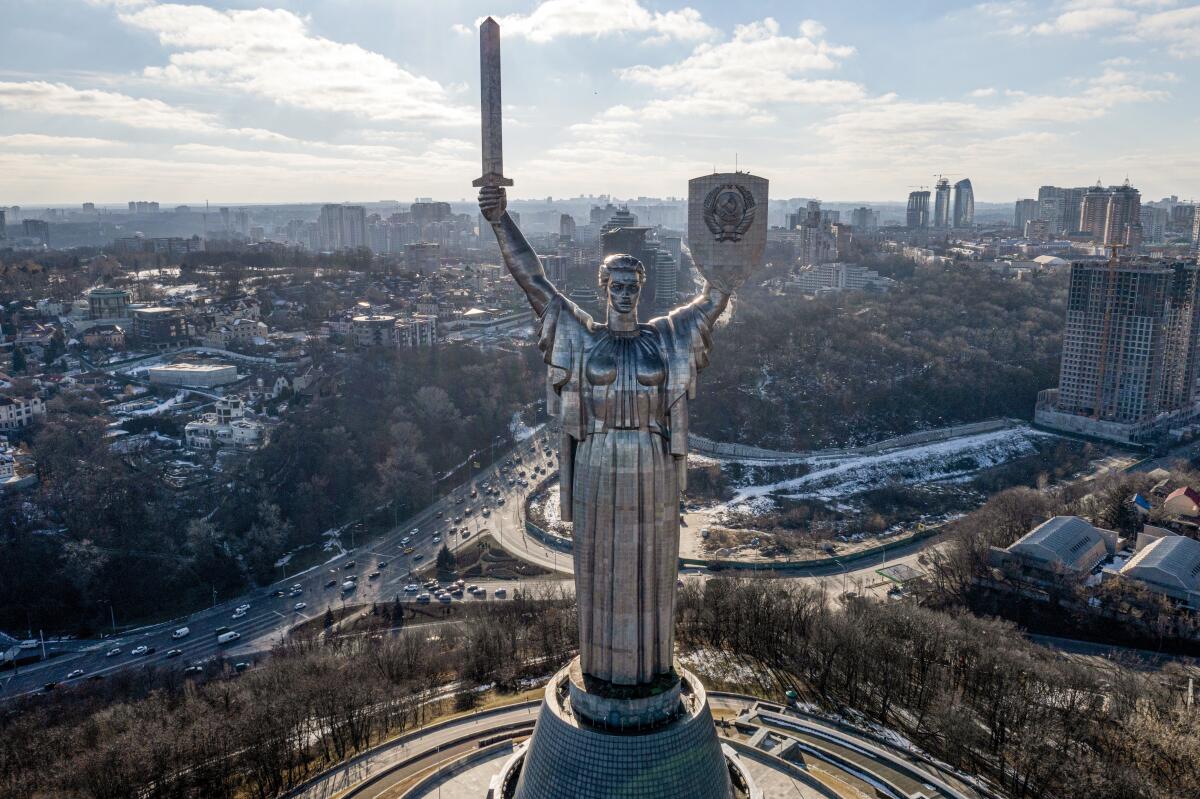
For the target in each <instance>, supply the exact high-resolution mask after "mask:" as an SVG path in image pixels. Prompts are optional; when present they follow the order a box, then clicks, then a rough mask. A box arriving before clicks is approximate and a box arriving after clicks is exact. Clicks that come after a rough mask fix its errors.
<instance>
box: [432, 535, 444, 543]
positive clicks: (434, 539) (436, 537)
mask: <svg viewBox="0 0 1200 799" xmlns="http://www.w3.org/2000/svg"><path fill="white" fill-rule="evenodd" d="M441 542H442V537H441V536H440V535H435V536H434V537H433V543H435V544H440V543H441Z"/></svg>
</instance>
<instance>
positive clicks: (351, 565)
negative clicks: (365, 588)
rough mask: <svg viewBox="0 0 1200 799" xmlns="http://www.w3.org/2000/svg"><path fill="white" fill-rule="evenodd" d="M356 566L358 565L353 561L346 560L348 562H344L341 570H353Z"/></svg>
mask: <svg viewBox="0 0 1200 799" xmlns="http://www.w3.org/2000/svg"><path fill="white" fill-rule="evenodd" d="M357 565H358V563H356V562H355V561H352V560H348V561H346V563H345V564H344V565H343V566H342V568H343V569H353V568H354V567H355V566H357Z"/></svg>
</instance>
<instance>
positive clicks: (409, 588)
mask: <svg viewBox="0 0 1200 799" xmlns="http://www.w3.org/2000/svg"><path fill="white" fill-rule="evenodd" d="M420 590H421V586H419V585H414V584H413V583H409V584H408V585H406V586H404V593H406V594H415V593H417V592H418V591H420Z"/></svg>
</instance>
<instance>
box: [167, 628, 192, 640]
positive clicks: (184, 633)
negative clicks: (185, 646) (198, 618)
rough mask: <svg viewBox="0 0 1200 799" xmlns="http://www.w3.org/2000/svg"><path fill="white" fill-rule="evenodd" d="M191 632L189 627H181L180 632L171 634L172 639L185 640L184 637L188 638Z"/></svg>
mask: <svg viewBox="0 0 1200 799" xmlns="http://www.w3.org/2000/svg"><path fill="white" fill-rule="evenodd" d="M190 632H191V630H189V629H188V628H187V627H180V628H179V629H178V630H176V631H175V632H173V633H171V637H172V638H176V639H178V638H184V637H186V636H187V634H188V633H190Z"/></svg>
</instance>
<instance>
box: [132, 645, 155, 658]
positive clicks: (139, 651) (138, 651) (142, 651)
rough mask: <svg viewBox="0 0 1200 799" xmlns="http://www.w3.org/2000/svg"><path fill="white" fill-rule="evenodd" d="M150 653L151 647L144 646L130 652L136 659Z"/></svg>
mask: <svg viewBox="0 0 1200 799" xmlns="http://www.w3.org/2000/svg"><path fill="white" fill-rule="evenodd" d="M149 651H150V647H148V646H146V645H145V644H143V645H142V646H139V647H134V650H133V651H132V652H130V653H129V654H131V655H133V656H134V657H135V658H136V657H141V656H142V655H144V654H146V653H147V652H149Z"/></svg>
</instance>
